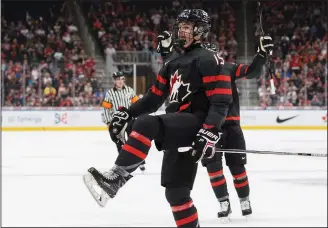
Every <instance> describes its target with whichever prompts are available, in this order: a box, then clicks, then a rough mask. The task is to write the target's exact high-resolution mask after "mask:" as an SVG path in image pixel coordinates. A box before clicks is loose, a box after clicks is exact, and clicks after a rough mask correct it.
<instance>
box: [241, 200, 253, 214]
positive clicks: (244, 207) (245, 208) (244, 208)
mask: <svg viewBox="0 0 328 228" xmlns="http://www.w3.org/2000/svg"><path fill="white" fill-rule="evenodd" d="M240 207H241V212H242V215H243V216H245V217H246V218H248V217H249V216H250V215H251V214H252V207H251V203H250V201H249V200H248V199H247V200H241V201H240Z"/></svg>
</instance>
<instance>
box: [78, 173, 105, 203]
mask: <svg viewBox="0 0 328 228" xmlns="http://www.w3.org/2000/svg"><path fill="white" fill-rule="evenodd" d="M83 181H84V184H85V186H86V187H87V188H88V190H89V192H90V194H91V195H92V197H93V198H94V200H95V201H96V202H97V204H98V205H99V206H100V207H105V206H106V204H107V202H108V200H109V198H110V197H109V196H108V195H107V193H106V192H105V191H104V190H102V189H101V188H100V186H99V185H98V184H97V181H96V180H95V179H94V177H93V176H92V175H91V174H90V173H87V174H85V175H83ZM95 186H97V187H98V188H99V189H100V192H101V193H100V194H99V193H98V192H97V191H96V190H95V188H94V187H95Z"/></svg>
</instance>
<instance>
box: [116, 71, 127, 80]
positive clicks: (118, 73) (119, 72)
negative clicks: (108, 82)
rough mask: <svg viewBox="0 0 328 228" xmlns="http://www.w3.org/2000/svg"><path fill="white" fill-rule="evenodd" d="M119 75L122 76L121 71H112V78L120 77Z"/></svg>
mask: <svg viewBox="0 0 328 228" xmlns="http://www.w3.org/2000/svg"><path fill="white" fill-rule="evenodd" d="M120 77H124V74H123V72H121V71H117V72H114V73H113V78H114V79H116V78H120Z"/></svg>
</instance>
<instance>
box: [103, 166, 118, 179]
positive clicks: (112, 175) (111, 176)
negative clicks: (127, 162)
mask: <svg viewBox="0 0 328 228" xmlns="http://www.w3.org/2000/svg"><path fill="white" fill-rule="evenodd" d="M103 175H104V177H105V178H106V179H108V180H115V179H116V178H118V177H119V175H118V174H117V173H115V172H114V171H113V170H112V169H111V170H109V171H108V172H104V174H103Z"/></svg>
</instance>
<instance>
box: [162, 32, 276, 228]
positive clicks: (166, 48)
mask: <svg viewBox="0 0 328 228" xmlns="http://www.w3.org/2000/svg"><path fill="white" fill-rule="evenodd" d="M172 46H173V45H172V37H171V34H170V33H169V32H168V31H164V32H163V33H162V34H160V35H159V36H158V47H157V51H158V52H159V53H161V55H162V57H163V58H164V61H167V60H168V58H171V57H172V54H173V55H176V53H172V52H173V49H172ZM203 46H204V48H207V49H211V50H213V51H214V52H217V51H218V50H217V47H216V46H215V45H213V44H207V45H203ZM272 48H273V44H272V39H271V37H261V38H260V47H259V50H258V53H257V54H256V56H255V57H254V59H253V62H252V63H251V64H250V65H243V64H234V63H225V62H224V60H223V59H222V58H221V57H220V56H219V55H217V59H218V61H220V62H221V66H220V67H222V68H224V69H225V71H226V72H227V75H219V76H218V77H220V76H221V77H227V76H229V77H231V88H232V96H233V103H232V104H231V105H230V106H229V111H228V115H227V117H226V119H225V123H224V124H223V127H222V129H223V136H222V137H223V139H222V140H221V141H220V142H221V144H222V145H221V148H223V149H243V150H245V149H246V146H245V139H244V135H243V132H242V130H241V127H240V115H239V112H240V111H239V109H240V107H239V96H238V92H237V87H236V83H235V80H237V79H240V78H245V77H246V78H247V79H251V78H255V77H258V76H260V73H261V69H262V66H263V65H264V63H265V60H266V59H265V57H266V53H268V54H269V55H270V54H271V52H272ZM225 159H226V164H227V166H228V167H229V169H230V172H231V174H232V175H233V177H234V185H235V189H236V191H237V194H238V196H239V199H240V204H241V209H242V215H244V216H246V215H249V214H251V213H252V209H251V206H250V200H249V185H248V177H247V175H246V169H245V166H244V165H245V164H246V154H233V153H225ZM202 163H203V165H204V166H206V168H207V171H208V174H209V177H210V181H211V185H212V188H213V191H214V193H215V195H216V197H217V199H218V200H219V202H220V212H219V213H218V217H219V218H222V219H223V222H228V220H226V219H225V218H228V216H229V214H230V213H231V207H230V201H229V194H228V190H227V185H226V181H225V177H224V175H223V167H222V153H217V154H216V155H215V156H214V157H213V158H211V159H203V160H202Z"/></svg>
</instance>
